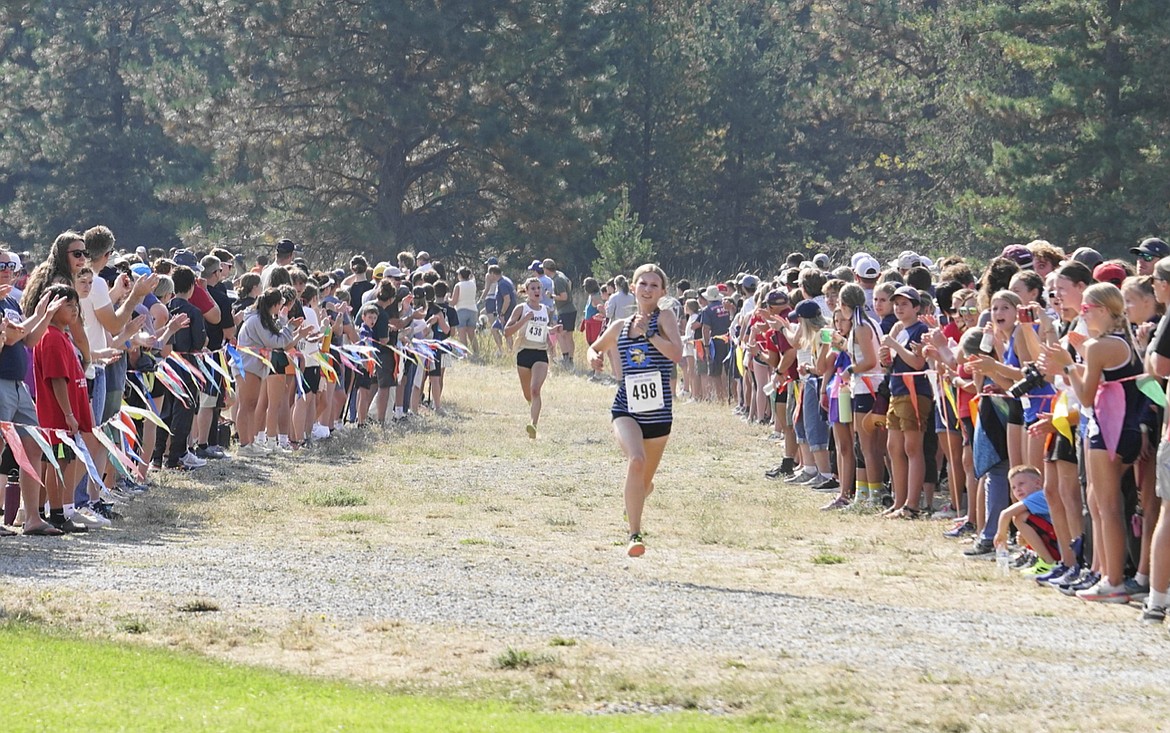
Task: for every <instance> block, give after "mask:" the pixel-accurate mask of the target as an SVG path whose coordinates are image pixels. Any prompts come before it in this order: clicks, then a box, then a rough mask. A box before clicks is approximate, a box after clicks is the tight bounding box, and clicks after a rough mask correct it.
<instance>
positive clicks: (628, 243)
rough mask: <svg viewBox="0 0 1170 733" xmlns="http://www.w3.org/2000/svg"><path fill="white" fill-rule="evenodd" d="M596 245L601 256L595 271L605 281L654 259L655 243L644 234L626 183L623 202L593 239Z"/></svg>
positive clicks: (620, 202) (619, 203)
mask: <svg viewBox="0 0 1170 733" xmlns="http://www.w3.org/2000/svg"><path fill="white" fill-rule="evenodd" d="M593 246H594V247H596V248H597V253H598V255H600V256H599V257H598V258H597V259H596V260H594V261H593V274H594V275H595V276H597V277H598V278H599V279H603V280H608V279H609V278H611V277H614V276H615V275H620V274H629V273H630V272H632V271H633V270H634V269H635V268H636V267H638V266H639V265H642V264H645V263H646V262H650V261H652V260H653V258H654V243H653V242H651V241H650V240H649V239H646V238H644V237H643V236H642V225H641V224H640V223H638V217H637V215H636V214H635V213H634V212H633V209H632V208H631V207H630V192H629V191H628V190H627V189H626V188H625V187H624V186H623V187H622V199H621V201H619V202H618V205H617V207H616V208H615V209H614V210H613V216H612V217H610V219H609V221H607V222H606V223H605V225H604V226H602V227H601V231H599V232H598V233H597V236H596V237H595V238H594V239H593Z"/></svg>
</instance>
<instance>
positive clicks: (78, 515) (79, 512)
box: [69, 507, 110, 529]
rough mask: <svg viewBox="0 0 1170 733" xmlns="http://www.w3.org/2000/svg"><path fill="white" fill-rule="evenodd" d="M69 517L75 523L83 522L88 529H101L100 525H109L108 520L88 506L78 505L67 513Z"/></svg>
mask: <svg viewBox="0 0 1170 733" xmlns="http://www.w3.org/2000/svg"><path fill="white" fill-rule="evenodd" d="M69 519H71V520H72V521H74V522H76V523H77V524H83V525H85V526H86V527H89V528H90V529H101V528H102V527H109V526H110V520H108V519H106V518H105V517H103V516H102V515H100V514H98V513H97V512H95V511H93V510H92V509H90V508H89V507H78V508H77V509H74V510H73V513H72V514H70V515H69Z"/></svg>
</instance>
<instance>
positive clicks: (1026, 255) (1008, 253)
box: [999, 244, 1032, 267]
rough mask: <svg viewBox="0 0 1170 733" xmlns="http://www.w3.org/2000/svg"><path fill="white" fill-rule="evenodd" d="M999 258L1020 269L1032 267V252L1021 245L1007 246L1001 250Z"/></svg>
mask: <svg viewBox="0 0 1170 733" xmlns="http://www.w3.org/2000/svg"><path fill="white" fill-rule="evenodd" d="M999 256H1000V257H1004V258H1006V259H1009V260H1011V261H1012V262H1014V263H1016V264H1017V265H1019V266H1020V267H1031V266H1032V252H1031V251H1030V250H1029V249H1028V248H1027V246H1025V245H1023V244H1009V245H1008V246H1006V247H1004V248H1003V252H1000V254H999Z"/></svg>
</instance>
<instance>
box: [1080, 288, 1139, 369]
mask: <svg viewBox="0 0 1170 733" xmlns="http://www.w3.org/2000/svg"><path fill="white" fill-rule="evenodd" d="M1081 302H1082V303H1088V304H1090V305H1096V306H1100V307H1102V308H1104V309H1105V310H1106V311H1108V312H1109V315H1110V316H1111V317H1112V319H1113V323H1112V329H1113V330H1112V331H1110V333H1112V334H1117V335H1120V336H1121V337H1122V338H1124V339H1125V342H1126V343H1127V344H1129V357H1130V362H1131V363H1132V362H1133V361H1135V360H1137V358H1138V350H1137V345H1136V344H1135V343H1134V341H1133V329H1132V328H1130V325H1129V318H1127V317H1126V315H1125V298H1124V297H1122V295H1121V290H1120V289H1119V288H1118V287H1117V286H1116V285H1114V284H1113V283H1097V284H1096V285H1090V286H1089V287H1087V288H1085V292H1084V294H1083V295H1081Z"/></svg>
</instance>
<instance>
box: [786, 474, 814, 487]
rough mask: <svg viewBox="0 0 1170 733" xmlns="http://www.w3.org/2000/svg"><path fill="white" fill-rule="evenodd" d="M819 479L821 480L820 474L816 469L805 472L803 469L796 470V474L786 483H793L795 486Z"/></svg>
mask: <svg viewBox="0 0 1170 733" xmlns="http://www.w3.org/2000/svg"><path fill="white" fill-rule="evenodd" d="M820 480H821V475H820V474H819V473H817V472H816V471H813V472H812V473H805V472H804V471H797V472H796V475H795V476H794V477H792V478H791V479H789V480H788V483H790V484H793V485H795V486H804V485H806V484H811V483H813V482H814V481H816V482H819V481H820Z"/></svg>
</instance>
